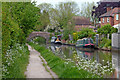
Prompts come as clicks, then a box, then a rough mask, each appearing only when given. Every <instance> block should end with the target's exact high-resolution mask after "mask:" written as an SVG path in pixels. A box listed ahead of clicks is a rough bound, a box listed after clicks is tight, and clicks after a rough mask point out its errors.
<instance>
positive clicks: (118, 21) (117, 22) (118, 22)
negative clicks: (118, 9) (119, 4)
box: [114, 14, 120, 25]
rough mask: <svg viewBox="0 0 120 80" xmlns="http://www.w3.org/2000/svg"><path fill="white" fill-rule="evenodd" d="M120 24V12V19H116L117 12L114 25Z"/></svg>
mask: <svg viewBox="0 0 120 80" xmlns="http://www.w3.org/2000/svg"><path fill="white" fill-rule="evenodd" d="M116 24H120V14H119V20H116V14H115V15H114V25H116Z"/></svg>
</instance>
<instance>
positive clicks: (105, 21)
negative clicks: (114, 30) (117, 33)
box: [101, 17, 114, 26]
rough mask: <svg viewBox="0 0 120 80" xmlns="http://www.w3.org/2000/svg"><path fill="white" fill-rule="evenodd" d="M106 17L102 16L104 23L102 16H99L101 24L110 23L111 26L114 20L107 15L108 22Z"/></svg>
mask: <svg viewBox="0 0 120 80" xmlns="http://www.w3.org/2000/svg"><path fill="white" fill-rule="evenodd" d="M107 18H108V17H104V23H103V18H101V26H104V25H106V24H110V25H111V26H113V25H114V21H113V18H112V17H109V22H107Z"/></svg>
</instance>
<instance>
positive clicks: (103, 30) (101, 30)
mask: <svg viewBox="0 0 120 80" xmlns="http://www.w3.org/2000/svg"><path fill="white" fill-rule="evenodd" d="M117 31H118V30H117V28H114V27H112V26H111V25H109V24H107V25H104V26H102V27H101V28H99V29H98V33H99V34H106V35H107V34H112V33H116V32H117Z"/></svg>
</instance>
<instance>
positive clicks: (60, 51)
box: [34, 44, 120, 78]
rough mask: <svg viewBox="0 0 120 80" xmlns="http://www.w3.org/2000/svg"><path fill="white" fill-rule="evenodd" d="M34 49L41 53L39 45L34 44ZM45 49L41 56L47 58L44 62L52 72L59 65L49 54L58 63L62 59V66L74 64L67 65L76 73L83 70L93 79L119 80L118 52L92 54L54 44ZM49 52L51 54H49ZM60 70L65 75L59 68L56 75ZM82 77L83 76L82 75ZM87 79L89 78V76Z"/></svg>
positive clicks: (119, 55) (97, 51)
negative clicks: (101, 77) (116, 79)
mask: <svg viewBox="0 0 120 80" xmlns="http://www.w3.org/2000/svg"><path fill="white" fill-rule="evenodd" d="M34 47H36V49H38V51H40V52H41V49H40V47H41V45H38V44H37V45H35V44H34ZM38 47H39V48H38ZM46 47H47V48H48V49H49V50H47V51H46V50H45V51H42V53H41V54H43V55H42V56H43V57H44V58H46V57H47V60H46V61H48V65H49V66H50V67H51V69H53V71H54V72H55V70H56V69H54V67H59V66H60V65H59V64H61V63H59V61H58V60H53V58H54V57H48V56H50V54H53V53H54V55H52V56H56V57H58V58H60V59H59V60H60V61H61V59H62V60H63V61H64V64H66V65H67V64H69V63H71V64H75V65H69V66H71V67H72V68H77V69H76V70H78V71H80V70H85V71H87V72H88V73H92V74H93V75H91V77H92V76H94V77H95V75H96V74H97V75H99V76H103V77H104V78H111V77H112V78H119V75H120V71H119V59H118V58H120V54H119V53H118V52H117V53H115V52H107V51H100V50H95V51H92V52H91V51H82V50H79V49H77V48H75V47H73V46H65V45H55V44H47V45H46ZM51 51H52V52H53V53H51ZM46 52H47V54H46ZM48 53H50V54H48ZM45 54H46V55H45ZM52 60H53V63H52V64H51V61H52ZM56 61H58V62H57V63H58V64H57V65H56ZM54 64H55V65H54ZM60 70H61V71H63V72H64V73H65V74H66V72H65V71H64V70H66V69H64V67H62V68H59V71H56V72H57V73H58V75H59V72H60ZM67 72H71V71H70V70H68V71H67ZM74 72H75V71H73V74H74ZM75 73H76V72H75ZM73 74H72V76H70V75H69V76H70V77H74V78H75V77H76V75H77V78H78V77H79V73H77V74H74V75H73ZM84 74H85V73H84ZM85 75H86V74H85ZM62 76H63V75H61V74H60V75H59V77H62ZM64 77H66V76H64ZM83 77H85V76H84V75H83ZM83 77H82V78H83ZM67 78H68V76H67ZM79 78H80V77H79ZM87 78H90V75H89V76H88V77H87Z"/></svg>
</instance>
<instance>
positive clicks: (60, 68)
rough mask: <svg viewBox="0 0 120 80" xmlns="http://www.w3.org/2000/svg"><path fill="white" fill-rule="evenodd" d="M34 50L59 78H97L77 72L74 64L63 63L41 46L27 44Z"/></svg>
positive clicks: (96, 76) (86, 73)
mask: <svg viewBox="0 0 120 80" xmlns="http://www.w3.org/2000/svg"><path fill="white" fill-rule="evenodd" d="M29 45H31V46H32V47H34V49H36V50H37V51H39V52H40V53H41V56H43V58H44V59H45V60H46V61H47V63H48V65H49V67H50V68H51V69H52V71H54V72H55V73H56V74H57V75H58V77H59V78H99V76H98V75H94V74H92V73H90V72H87V71H85V70H83V69H81V70H78V68H77V67H76V66H75V64H74V63H71V62H69V63H68V64H65V61H64V60H63V59H61V58H59V57H58V56H55V55H54V54H53V53H52V52H51V51H50V50H48V49H46V48H45V47H43V46H40V45H37V44H34V43H32V42H30V43H29Z"/></svg>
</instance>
